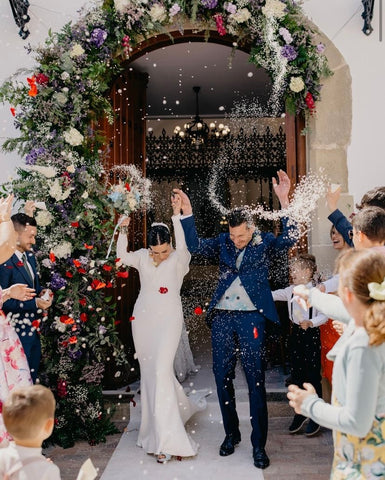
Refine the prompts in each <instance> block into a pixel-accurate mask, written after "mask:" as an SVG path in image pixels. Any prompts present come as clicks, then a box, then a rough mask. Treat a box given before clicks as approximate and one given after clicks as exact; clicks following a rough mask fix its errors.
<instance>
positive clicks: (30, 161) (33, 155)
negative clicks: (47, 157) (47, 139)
mask: <svg viewBox="0 0 385 480" xmlns="http://www.w3.org/2000/svg"><path fill="white" fill-rule="evenodd" d="M44 153H45V148H43V147H39V148H33V149H32V150H31V151H30V152H29V154H28V155H27V156H26V157H25V163H26V164H27V165H35V163H36V161H37V157H38V156H39V155H43V154H44Z"/></svg>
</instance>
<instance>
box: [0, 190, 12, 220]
mask: <svg viewBox="0 0 385 480" xmlns="http://www.w3.org/2000/svg"><path fill="white" fill-rule="evenodd" d="M12 202H13V194H11V195H8V197H7V198H0V222H9V221H10V219H11V211H12Z"/></svg>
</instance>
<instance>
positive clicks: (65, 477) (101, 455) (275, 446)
mask: <svg viewBox="0 0 385 480" xmlns="http://www.w3.org/2000/svg"><path fill="white" fill-rule="evenodd" d="M131 408H132V407H131ZM122 416H127V405H126V404H123V405H121V406H119V407H118V410H117V412H116V414H115V418H116V422H117V426H118V428H120V429H121V431H122V432H123V431H124V429H125V427H126V422H123V421H122V420H121V417H122ZM269 417H270V420H269V436H268V444H267V451H268V453H269V456H270V458H271V465H270V467H269V468H268V469H266V470H264V471H263V476H264V479H265V480H275V479H279V478H282V479H285V480H303V479H308V478H311V480H328V479H329V473H330V467H331V460H332V452H333V446H332V437H331V432H330V431H328V430H325V429H323V430H322V431H321V433H320V435H318V436H316V437H314V438H307V437H305V436H304V435H300V434H298V435H289V434H288V433H287V428H288V426H289V424H290V421H291V417H292V410H291V408H290V407H289V406H288V405H287V402H285V401H278V402H277V401H269ZM120 437H121V434H116V435H112V436H109V437H108V439H107V442H106V443H104V444H100V445H96V446H90V445H88V444H87V443H86V442H79V443H77V444H76V445H75V447H73V448H70V449H62V448H60V447H51V448H50V449H49V450H48V451H47V454H48V455H49V456H50V457H51V458H52V460H53V461H54V462H55V463H56V464H57V465H58V466H59V467H60V470H61V474H62V480H75V479H76V476H77V472H78V470H79V468H80V465H81V464H82V463H83V462H84V461H85V460H86V459H87V458H91V459H92V462H93V463H94V465H95V467H96V468H97V469H98V471H99V475H98V477H97V478H100V476H101V474H102V473H103V471H104V470H105V468H106V465H107V463H108V461H109V460H110V458H111V456H112V454H113V453H114V451H115V448H116V447H117V445H118V443H119V440H120ZM244 441H246V439H244ZM236 453H237V452H236ZM236 453H235V454H234V457H233V458H232V461H237V456H236ZM238 458H239V460H240V459H241V458H243V457H240V455H238ZM242 461H244V460H242ZM250 462H251V456H250ZM186 464H187V463H186V462H180V463H179V462H178V465H180V467H181V469H180V470H181V472H185V469H186ZM159 467H161V468H167V466H166V465H165V466H163V465H162V466H159ZM122 468H127V478H130V466H129V465H127V466H126V467H125V466H122ZM162 472H163V471H162ZM250 472H251V475H250V478H256V477H257V474H256V472H255V474H254V470H253V468H252V466H251V467H250ZM131 478H132V477H131ZM147 478H150V476H148V477H147ZM152 478H155V477H152ZM152 478H151V480H152ZM174 478H177V477H174V476H173V477H170V480H173V479H174ZM179 478H183V476H182V477H179ZM217 478H223V473H220V472H218V477H217ZM134 480H136V479H134Z"/></svg>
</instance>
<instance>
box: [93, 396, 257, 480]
mask: <svg viewBox="0 0 385 480" xmlns="http://www.w3.org/2000/svg"><path fill="white" fill-rule="evenodd" d="M135 400H138V403H137V405H136V407H134V408H133V407H131V413H130V415H131V419H130V423H129V425H128V427H127V432H125V433H123V435H122V438H121V440H120V442H119V444H118V446H117V447H116V450H115V452H114V454H113V455H112V457H111V459H110V461H109V463H108V465H107V467H106V469H105V471H104V473H103V475H102V477H101V479H100V480H127V479H133V480H141V479H150V480H193V479H194V480H196V479H210V480H211V479H218V480H219V479H221V480H222V479H223V480H227V479H228V480H230V479H231V480H234V479H237V480H243V479H244V480H246V479H247V480H248V479H253V480H263V478H264V477H263V473H262V470H259V469H257V468H255V467H254V465H253V460H252V455H251V443H250V439H249V437H250V430H251V429H250V421H249V405H248V402H238V403H237V410H238V414H239V419H240V430H241V434H242V442H241V443H240V444H239V445H238V446H237V447H236V448H235V452H234V453H233V455H230V456H228V457H220V456H219V454H218V450H219V445H220V443H221V442H222V440H223V438H224V433H223V427H222V424H221V423H220V422H221V415H220V410H219V406H218V403H217V398H216V395H215V394H213V395H211V396H210V397H208V406H207V409H206V410H205V411H203V412H198V413H197V414H195V416H194V417H193V418H192V419H191V420H190V421H189V422H188V423H187V425H186V427H187V431H188V432H189V433H190V435H191V436H192V437H193V438H194V440H195V441H197V442H198V443H199V444H200V449H199V453H198V455H197V456H196V457H194V458H188V459H184V460H182V461H178V460H174V459H173V460H171V461H170V462H168V463H166V464H163V465H161V464H159V463H157V462H156V459H155V457H154V456H153V455H147V454H146V453H144V452H143V450H142V449H141V448H139V447H137V446H136V438H137V435H138V428H139V423H140V395H136V396H135Z"/></svg>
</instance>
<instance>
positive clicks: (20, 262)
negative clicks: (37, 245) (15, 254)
mask: <svg viewBox="0 0 385 480" xmlns="http://www.w3.org/2000/svg"><path fill="white" fill-rule="evenodd" d="M16 266H17V267H24V263H23V262H22V261H21V260H19V261H18V262H17V263H16Z"/></svg>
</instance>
